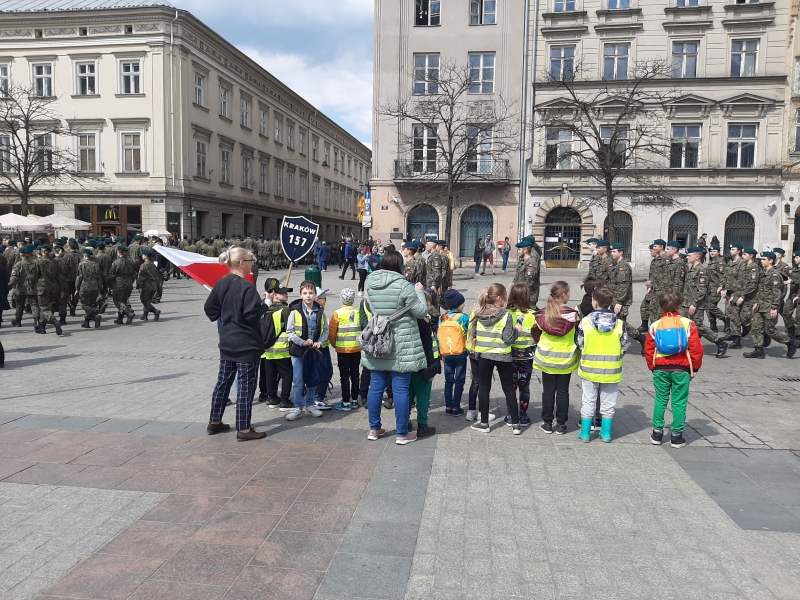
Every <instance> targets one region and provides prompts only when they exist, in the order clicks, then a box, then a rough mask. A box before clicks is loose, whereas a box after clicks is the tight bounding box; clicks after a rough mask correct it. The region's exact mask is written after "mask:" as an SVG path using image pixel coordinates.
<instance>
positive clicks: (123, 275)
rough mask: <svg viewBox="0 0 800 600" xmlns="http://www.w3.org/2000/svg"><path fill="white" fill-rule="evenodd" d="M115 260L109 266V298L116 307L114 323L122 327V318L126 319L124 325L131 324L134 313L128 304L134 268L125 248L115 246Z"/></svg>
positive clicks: (134, 276)
mask: <svg viewBox="0 0 800 600" xmlns="http://www.w3.org/2000/svg"><path fill="white" fill-rule="evenodd" d="M117 257H118V258H117V260H115V261H114V264H112V265H111V273H110V280H109V282H110V283H111V286H112V288H111V297H112V299H113V300H114V305H115V306H116V307H117V318H116V319H114V323H116V324H117V325H122V317H123V316H125V317H127V320H126V321H125V324H126V325H130V324H131V323H133V319H134V317H135V316H136V313H134V312H133V309H132V308H131V305H130V304H129V303H128V301H129V300H130V297H131V294H132V293H133V282H134V281H136V267H135V266H134V264H133V261H132V260H131V259H130V258H128V249H127V248H126V247H125V246H117Z"/></svg>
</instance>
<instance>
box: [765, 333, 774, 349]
mask: <svg viewBox="0 0 800 600" xmlns="http://www.w3.org/2000/svg"><path fill="white" fill-rule="evenodd" d="M771 343H772V338H771V337H769V336H768V335H767V334H766V333H765V334H764V348H769V345H770V344H771Z"/></svg>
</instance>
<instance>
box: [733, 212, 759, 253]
mask: <svg viewBox="0 0 800 600" xmlns="http://www.w3.org/2000/svg"><path fill="white" fill-rule="evenodd" d="M755 239H756V222H755V219H753V215H751V214H750V213H749V212H745V211H743V210H738V211H736V212H735V213H731V214H730V215H729V216H728V218H727V219H725V251H726V252H727V250H728V248H730V247H731V244H741V245H742V246H744V247H748V246H751V247H752V245H753V244H754V243H755Z"/></svg>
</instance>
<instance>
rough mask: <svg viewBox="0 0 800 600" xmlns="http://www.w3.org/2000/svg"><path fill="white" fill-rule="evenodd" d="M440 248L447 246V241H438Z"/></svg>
mask: <svg viewBox="0 0 800 600" xmlns="http://www.w3.org/2000/svg"><path fill="white" fill-rule="evenodd" d="M436 244H437V245H438V246H447V240H436Z"/></svg>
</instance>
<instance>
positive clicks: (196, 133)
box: [0, 0, 371, 240]
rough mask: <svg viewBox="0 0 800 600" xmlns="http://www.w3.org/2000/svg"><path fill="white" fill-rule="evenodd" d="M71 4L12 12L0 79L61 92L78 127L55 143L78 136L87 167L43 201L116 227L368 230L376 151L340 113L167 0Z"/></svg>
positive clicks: (4, 27) (68, 117) (58, 101)
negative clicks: (289, 223) (331, 114)
mask: <svg viewBox="0 0 800 600" xmlns="http://www.w3.org/2000/svg"><path fill="white" fill-rule="evenodd" d="M59 4H60V3H54V5H53V6H52V7H49V8H51V9H52V10H47V11H46V12H44V9H45V8H47V7H45V6H43V5H42V3H41V2H29V3H27V4H25V3H22V7H21V8H20V7H18V6H15V12H5V13H0V89H2V86H5V85H8V84H9V83H11V84H13V83H15V82H25V83H29V84H30V85H31V86H32V87H33V88H34V90H35V93H36V94H41V95H44V96H47V97H52V99H53V106H54V109H55V111H56V112H57V113H58V115H60V118H61V119H63V123H64V124H65V126H68V127H69V129H70V131H71V132H73V133H74V134H75V135H74V136H65V137H66V138H67V139H64V140H51V141H50V142H49V143H52V144H69V145H71V147H72V149H73V151H74V152H75V155H76V157H78V163H79V164H78V169H80V170H81V171H82V173H83V174H84V175H86V176H87V177H84V178H82V182H83V183H82V185H81V186H71V188H70V189H69V190H68V191H69V194H68V196H67V202H66V203H62V202H57V203H55V204H53V203H52V201H51V203H50V204H49V205H48V203H47V202H44V201H40V202H37V201H34V207H32V208H33V211H35V212H37V213H39V214H49V213H50V212H52V211H53V210H55V212H58V213H65V214H69V215H70V216H75V217H77V218H79V219H82V220H85V221H89V222H91V223H92V228H93V232H94V233H101V232H109V233H115V234H117V235H123V234H125V233H128V232H134V231H140V230H148V229H161V230H168V231H170V232H172V233H174V234H176V235H181V236H184V235H185V236H190V237H197V236H198V235H204V236H211V235H217V234H221V235H228V236H230V235H235V234H242V235H244V234H248V233H250V234H252V235H262V234H263V235H273V236H274V235H276V234H277V233H278V229H279V227H280V223H281V220H282V218H283V216H284V215H287V214H288V215H305V216H307V217H309V218H311V219H312V220H313V221H315V222H318V223H320V225H321V236H322V237H323V238H324V239H329V240H330V239H338V237H339V236H340V235H342V234H349V233H351V232H352V233H356V234H360V233H361V229H360V223H359V222H358V208H357V205H358V202H359V198H360V196H361V194H362V193H363V191H364V190H365V189H366V185H367V182H368V181H369V178H370V168H371V167H370V165H371V152H370V150H369V149H368V148H367V147H365V146H364V145H363V144H361V143H360V142H359V141H358V140H356V139H355V138H354V137H353V136H351V135H349V134H348V133H347V132H346V131H345V130H344V129H343V128H341V127H339V126H338V125H337V124H336V123H334V122H333V121H332V120H331V119H330V118H328V117H326V116H325V115H324V114H322V113H320V112H318V111H317V110H316V109H315V108H314V107H313V106H312V105H311V104H309V103H308V102H307V101H305V100H304V99H303V98H301V97H300V96H298V95H297V94H296V93H294V92H292V91H291V90H290V89H289V88H288V87H286V86H285V85H283V84H282V83H281V82H280V81H278V80H277V79H276V78H275V77H274V76H272V75H271V74H270V73H269V72H267V71H266V70H264V68H262V67H261V66H259V65H258V64H256V63H255V62H254V61H252V60H251V59H249V58H248V57H247V56H245V55H244V54H243V53H242V52H240V51H239V50H237V49H236V48H235V47H234V46H233V45H232V44H231V43H229V42H228V41H226V40H224V39H223V38H221V37H220V36H219V35H217V34H216V33H215V32H214V31H213V30H212V29H211V28H209V27H208V26H206V25H205V24H203V23H202V22H200V21H199V20H198V19H197V18H195V17H194V16H193V15H192V14H191V13H189V12H186V11H183V10H175V9H174V8H172V7H171V6H170V5H169V4H167V3H166V2H150V1H148V2H147V3H146V4H147V5H146V6H132V5H135V4H145V3H137V2H130V3H127V5H128V6H129V7H128V8H105V6H107V5H111V4H117V5H118V4H119V3H112V2H105V1H104V0H96V1H94V2H91V3H86V2H84V3H80V5H81V9H80V10H75V9H71V10H63V11H62V10H58V5H59ZM26 6H29V7H31V9H30V10H28V11H26V10H25V8H26ZM2 140H3V138H2V132H0V143H1V142H2ZM9 209H10V207H9V205H8V204H5V205H4V204H2V203H0V211H1V210H6V211H7V210H9ZM17 210H19V208H18V206H17Z"/></svg>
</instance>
